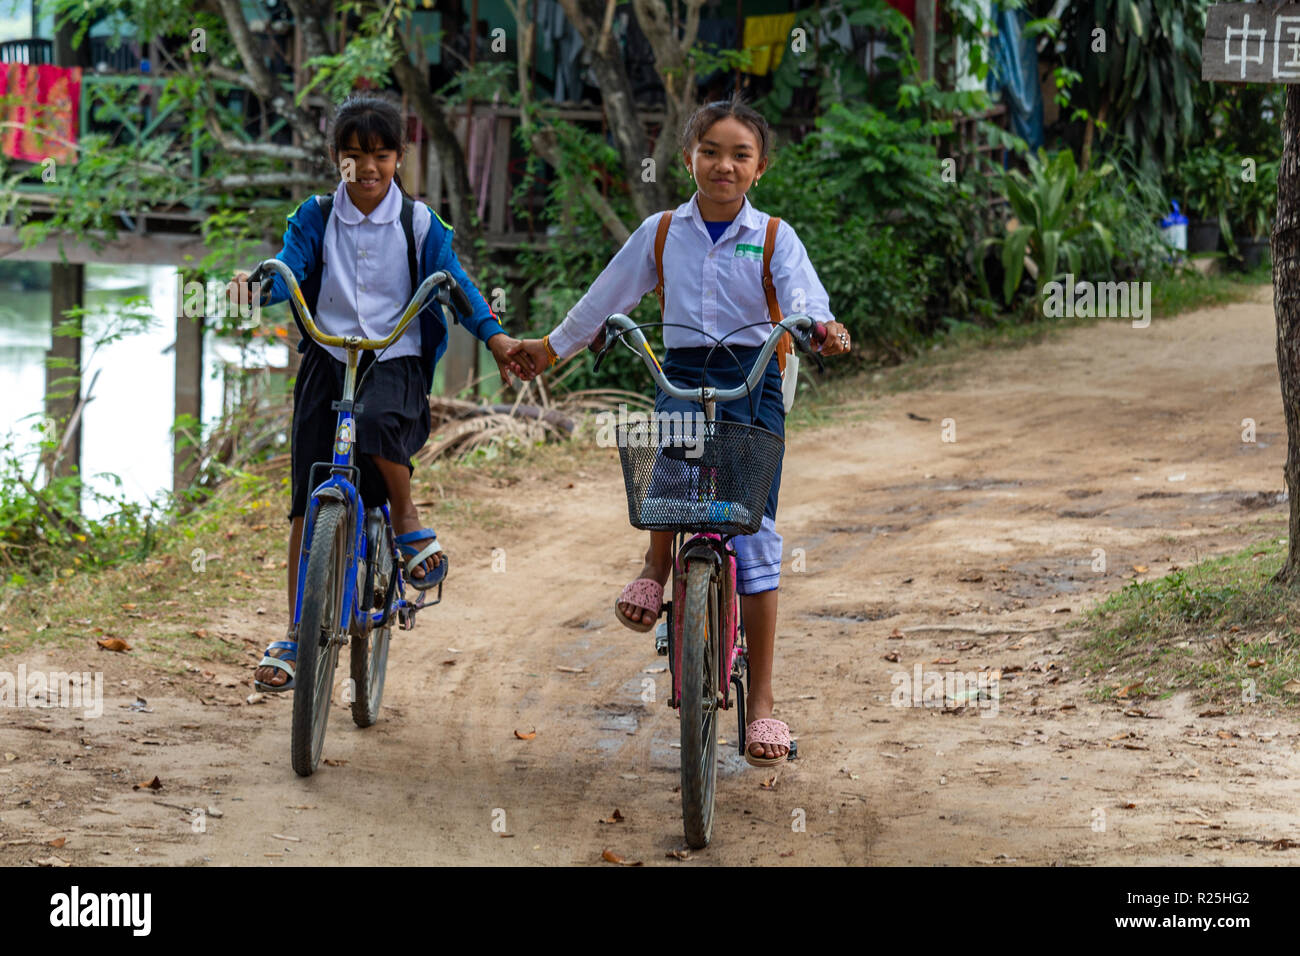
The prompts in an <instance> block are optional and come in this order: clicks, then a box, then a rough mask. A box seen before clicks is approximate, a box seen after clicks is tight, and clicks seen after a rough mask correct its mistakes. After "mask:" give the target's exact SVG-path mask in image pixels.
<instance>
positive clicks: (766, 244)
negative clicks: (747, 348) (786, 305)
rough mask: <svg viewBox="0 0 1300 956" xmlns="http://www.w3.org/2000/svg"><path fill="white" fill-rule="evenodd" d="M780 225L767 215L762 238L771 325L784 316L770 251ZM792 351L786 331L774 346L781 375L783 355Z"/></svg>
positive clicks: (783, 366)
mask: <svg viewBox="0 0 1300 956" xmlns="http://www.w3.org/2000/svg"><path fill="white" fill-rule="evenodd" d="M780 226H781V220H780V218H778V217H777V216H771V217H769V218H768V220H767V235H766V236H765V237H764V238H763V294H764V295H766V296H767V317H768V318H769V319H771V321H772V324H773V325H776V324H777V323H778V322H780V321H781V319H782V318H784V316H782V315H781V304H780V303H779V302H778V301H777V299H776V283H774V282H773V281H772V253H773V252H774V251H775V249H776V231H777V229H779V228H780ZM793 351H794V342H792V341H791V340H790V333H789V332H787V333H786V334H785V335H783V336H781V341H780V342H779V343H778V344H777V347H776V363H777V365H778V366H780V369H781V374H782V375H784V374H785V357H786V355H787V354H788V353H790V352H793Z"/></svg>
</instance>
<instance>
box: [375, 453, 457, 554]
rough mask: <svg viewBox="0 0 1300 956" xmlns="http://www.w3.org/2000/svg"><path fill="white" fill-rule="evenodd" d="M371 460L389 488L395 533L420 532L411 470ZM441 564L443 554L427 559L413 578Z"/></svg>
mask: <svg viewBox="0 0 1300 956" xmlns="http://www.w3.org/2000/svg"><path fill="white" fill-rule="evenodd" d="M370 460H371V461H373V462H374V463H375V467H376V468H378V469H379V473H380V474H381V475H382V476H383V478H384V484H385V485H386V486H387V487H388V516H389V517H390V518H391V519H392V520H393V533H394V534H399V535H401V534H407V533H408V532H411V531H419V530H420V512H419V511H418V510H416V507H415V502H414V501H412V500H411V469H410V468H409V467H408V466H406V465H404V464H401V463H399V462H395V461H388V460H387V459H384V458H380V457H379V456H377V455H371V456H370ZM427 543H428V542H422V543H420V545H419V547H421V548H423V547H424V545H425V544H427ZM441 562H442V555H441V554H435V555H433V556H432V557H428V558H425V560H424V563H423V564H422V565H420V566H419V567H418V568H416V569H415V572H414V573H413V574H412V575H411V577H414V578H422V577H424V575H425V574H426V569H427V571H428V572H431V571H433V569H434V568H436V567H437V566H438V565H439V564H440V563H441Z"/></svg>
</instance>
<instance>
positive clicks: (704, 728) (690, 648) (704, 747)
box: [680, 561, 719, 849]
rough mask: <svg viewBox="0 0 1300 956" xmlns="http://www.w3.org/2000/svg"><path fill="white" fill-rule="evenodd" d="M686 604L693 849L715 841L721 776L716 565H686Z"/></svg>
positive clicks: (687, 811) (688, 807)
mask: <svg viewBox="0 0 1300 956" xmlns="http://www.w3.org/2000/svg"><path fill="white" fill-rule="evenodd" d="M685 605H686V606H685V607H684V608H682V612H683V617H682V681H681V686H682V691H681V709H680V713H681V734H682V738H681V743H682V826H683V829H684V830H685V832H686V843H687V845H688V846H690V847H692V848H693V849H700V848H702V847H706V846H708V845H709V839H710V838H711V837H712V834H713V802H714V791H715V789H716V785H717V780H718V679H719V678H718V670H719V664H718V643H719V642H718V640H717V609H718V585H717V580H716V576H715V574H714V571H713V566H712V564H710V563H709V562H705V561H691V562H688V564H687V566H686V601H685Z"/></svg>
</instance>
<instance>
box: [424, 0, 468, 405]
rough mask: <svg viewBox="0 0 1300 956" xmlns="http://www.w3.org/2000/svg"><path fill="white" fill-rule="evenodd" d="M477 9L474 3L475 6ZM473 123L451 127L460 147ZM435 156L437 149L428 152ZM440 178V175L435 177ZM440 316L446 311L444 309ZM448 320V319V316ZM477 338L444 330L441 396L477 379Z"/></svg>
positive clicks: (463, 120)
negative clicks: (444, 345) (445, 336)
mask: <svg viewBox="0 0 1300 956" xmlns="http://www.w3.org/2000/svg"><path fill="white" fill-rule="evenodd" d="M475 10H477V4H476V6H475ZM472 129H473V120H472V119H470V118H469V117H468V116H461V117H458V118H457V120H456V124H455V133H456V138H457V139H458V140H459V141H460V145H461V148H462V149H464V148H465V144H466V142H467V141H468V140H469V139H470V137H471V130H472ZM430 153H431V154H433V155H436V153H437V150H430ZM438 175H439V177H441V173H439V174H438ZM444 314H445V315H446V314H447V311H446V310H444ZM448 317H450V316H448ZM478 347H479V342H478V339H476V338H474V336H472V335H470V334H469V332H467V331H465V327H464V326H463V325H460V324H458V323H456V322H452V323H451V325H450V327H449V328H448V329H447V351H446V352H444V353H443V356H442V393H443V394H444V395H457V394H459V393H460V392H461V391H463V390H464V389H465V387H466V386H467V385H468V384H469V383H470V382H472V381H474V379H475V378H476V377H477V376H478V352H479V348H478Z"/></svg>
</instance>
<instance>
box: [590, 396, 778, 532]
mask: <svg viewBox="0 0 1300 956" xmlns="http://www.w3.org/2000/svg"><path fill="white" fill-rule="evenodd" d="M615 432H616V435H617V438H618V456H619V461H620V463H621V464H622V466H623V483H624V484H625V485H626V487H627V511H628V520H629V521H631V523H632V526H633V527H634V528H640V529H642V530H643V531H682V532H687V533H693V532H700V531H713V532H716V533H718V534H731V535H737V534H753V533H754V532H756V531H758V528H759V525H761V524H762V522H763V510H764V508H766V506H767V495H768V492H769V491H770V490H771V488H772V481H773V479H774V478H775V477H776V470H777V468H778V467H780V464H781V451H782V449H783V447H784V446H785V440H784V439H782V438H781V437H780V436H778V435H775V434H773V433H772V432H770V431H768V430H767V429H766V428H759V427H758V426H756V425H746V424H742V423H740V422H719V421H714V422H706V421H698V422H696V423H691V422H689V421H687V422H671V423H668V422H665V421H664V420H662V419H660V418H657V417H653V416H652V417H651V418H650V419H649V420H648V421H632V422H627V423H621V424H619V425H618V427H617V428H616V429H615Z"/></svg>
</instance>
